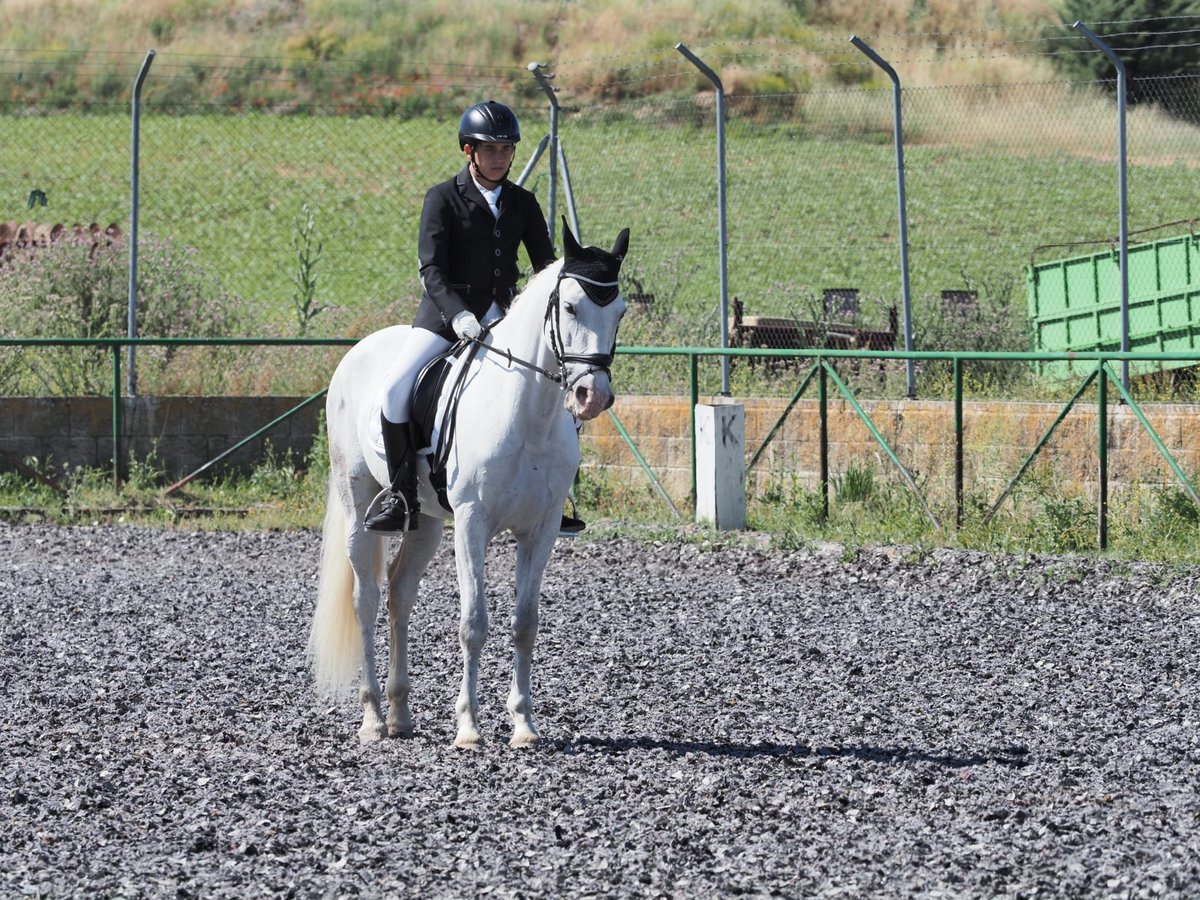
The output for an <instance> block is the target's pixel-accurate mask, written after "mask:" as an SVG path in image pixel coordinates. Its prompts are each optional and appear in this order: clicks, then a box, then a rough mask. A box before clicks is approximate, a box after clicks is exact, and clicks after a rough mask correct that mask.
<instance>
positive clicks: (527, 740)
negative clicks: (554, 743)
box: [508, 728, 542, 748]
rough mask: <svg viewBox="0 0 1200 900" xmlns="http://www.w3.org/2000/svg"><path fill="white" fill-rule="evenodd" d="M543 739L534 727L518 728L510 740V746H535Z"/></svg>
mask: <svg viewBox="0 0 1200 900" xmlns="http://www.w3.org/2000/svg"><path fill="white" fill-rule="evenodd" d="M541 739H542V736H541V735H540V734H538V733H537V731H535V730H534V729H532V728H516V729H514V730H513V736H512V739H511V740H509V742H508V746H510V747H513V748H520V747H535V746H537V744H538V743H539V742H540V741H541Z"/></svg>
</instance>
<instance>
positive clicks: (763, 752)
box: [548, 735, 1031, 769]
mask: <svg viewBox="0 0 1200 900" xmlns="http://www.w3.org/2000/svg"><path fill="white" fill-rule="evenodd" d="M548 743H550V745H551V746H553V747H555V748H556V749H557V750H560V751H562V752H565V753H572V752H579V751H580V750H583V749H586V750H588V751H592V752H595V751H599V752H601V753H606V754H609V755H612V756H620V755H623V754H626V753H631V752H634V751H638V750H663V751H666V752H667V753H669V754H671V755H672V756H677V757H682V756H684V755H685V754H688V753H691V754H700V755H704V756H712V757H720V758H726V759H761V758H767V759H779V760H806V759H853V760H858V761H860V762H869V763H878V764H881V765H904V764H908V763H928V764H930V765H935V766H940V767H942V768H945V769H968V768H974V767H977V766H985V765H989V764H990V765H998V766H1005V767H1007V768H1011V769H1020V768H1023V767H1025V766H1027V765H1029V764H1030V762H1031V760H1030V758H1029V748H1028V747H1025V746H1022V745H1019V744H1012V745H1009V746H1006V747H997V748H993V749H989V750H978V751H973V752H966V753H935V752H931V751H928V750H920V749H917V748H914V747H872V746H867V745H858V746H847V747H832V746H817V747H812V746H809V745H807V744H781V743H775V742H770V741H767V742H761V741H755V742H752V743H737V742H729V743H723V742H717V741H689V740H673V739H664V738H653V737H646V736H639V737H624V738H607V737H591V736H587V735H581V736H577V737H575V738H572V739H570V740H566V739H564V740H560V741H552V742H548Z"/></svg>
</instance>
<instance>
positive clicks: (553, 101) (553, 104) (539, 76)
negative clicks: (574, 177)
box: [525, 62, 578, 245]
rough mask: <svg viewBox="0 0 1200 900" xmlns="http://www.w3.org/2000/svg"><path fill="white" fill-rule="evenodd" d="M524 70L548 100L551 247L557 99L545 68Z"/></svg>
mask: <svg viewBox="0 0 1200 900" xmlns="http://www.w3.org/2000/svg"><path fill="white" fill-rule="evenodd" d="M525 68H527V69H528V70H529V71H530V73H531V74H532V75H533V77H534V78H535V79H536V80H537V83H538V85H539V86H540V87H541V89H542V90H543V91H544V92H545V94H546V96H547V97H549V98H550V191H549V195H548V197H547V199H546V219H547V222H546V224H547V225H548V226H549V227H550V243H551V244H552V245H553V244H554V227H555V224H556V216H555V214H554V207H555V201H556V200H557V184H558V97H557V96H556V95H555V92H554V88H553V87H551V85H550V79H551V78H553V77H554V76H553V75H547V74H546V73H545V72H543V71H542V70H543V69H544V68H545V66H543V65H542V64H541V63H539V62H531V63H530V64H529V65H527V66H526V67H525ZM576 237H578V235H576Z"/></svg>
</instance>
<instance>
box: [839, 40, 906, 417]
mask: <svg viewBox="0 0 1200 900" xmlns="http://www.w3.org/2000/svg"><path fill="white" fill-rule="evenodd" d="M850 43H852V44H853V45H854V46H855V47H857V48H858V49H859V50H861V51H862V52H863V53H864V54H865V55H866V57H867V58H868V59H870V60H871V62H873V63H875V65H877V66H879V68H881V69H883V71H884V72H886V73H887V76H888V78H890V79H892V130H893V132H894V133H895V135H896V193H897V195H898V201H897V202H898V204H899V207H900V297H901V301H902V302H903V305H904V349H905V351H906V352H908V353H912V351H913V323H912V295H911V294H910V292H909V288H908V201H907V198H906V197H905V195H904V128H903V125H902V123H901V120H900V76H899V75H897V74H896V70H895V69H893V68H892V67H891V66H890V65H888V63H887V61H886V60H885V59H884V58H883V57H882V56H880V55H879V54H878V53H876V52H875V51H874V50H872V49H871V48H870V47H868V46H867V44H866V43H865V42H864V41H863V40H862V39H861V38H859V37H858V36H857V35H854V36H853V37H851V38H850ZM905 371H906V372H907V375H908V399H910V400H915V399H916V397H917V381H916V365H915V361H914V360H913V359H912V357H911V356H910V357H909V358H908V360H907V361H906V365H905Z"/></svg>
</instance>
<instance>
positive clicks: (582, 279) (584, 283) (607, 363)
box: [470, 266, 619, 391]
mask: <svg viewBox="0 0 1200 900" xmlns="http://www.w3.org/2000/svg"><path fill="white" fill-rule="evenodd" d="M564 269H565V266H564ZM564 278H574V279H575V280H576V281H577V282H579V284H580V286H581V287H583V289H584V293H586V294H587V295H588V297H589V298H591V300H592V302H593V303H595V304H596V305H597V306H607V305H608V304H609V303H611V302H612V301H613V300H615V299H616V297H617V294H618V293H619V291H618V289H617V282H615V281H595V280H594V279H591V278H588V277H587V276H586V275H581V274H577V273H572V272H567V271H560V272H559V273H558V280H557V281H556V282H555V284H554V290H553V291H551V292H550V297H549V299H548V300H547V302H546V315H545V316H544V318H543V323H544V325H545V327H548V328H549V334H550V349H551V351H552V352H553V353H554V361H555V363H556V364H557V365H558V371H557V372H551V371H550V370H549V369H544V368H542V367H541V366H539V365H537V364H536V363H532V362H529V361H528V360H524V359H521V358H520V357H516V356H513V355H512V351H511V350H501V349H500V348H498V347H494V346H492V345H491V344H485V343H484V342H483V338H484V337H486V336H487V333H488V332H489V331H490V330H491V327H490V326H488V327H487V328H485V329H484V333H483V334H482V335H480V336H479V337H477V338H471V339H470V341H471V343H473V344H475V346H476V347H477V348H479V349H481V350H486V351H487V352H489V353H494V354H496V355H498V356H502V357H504V358H505V359H507V360H508V362H509V364H510V365H511V364H515V365H518V366H522V367H523V368H526V369H530V370H532V371H534V372H537V373H538V374H540V375H542V376H544V377H546V378H548V379H550V380H551V381H553V382H554V383H555V384H557V385H559V386H560V387H561V388H562V390H564V391H569V390H571V389H572V388H574V387H575V385H577V384H578V383H579V382H580V381H582V380H583V379H584V378H586V377H587V376H588V375H591V374H592V373H594V372H603V373H604V374H606V375H608V376H609V377H610V378H611V377H612V364H613V358H614V356H615V355H616V352H617V341H616V336H615V335H614V336H613V345H612V349H611V350H609V352H608V353H588V354H582V355H581V354H574V353H567V348H566V346H565V345H564V344H563V340H562V304H561V303H560V302H559V299H560V298H559V287H560V286H561V285H562V281H563V279H564ZM589 288H590V289H589ZM571 363H575V364H581V365H583V366H585V367H586V368H584V369H583V370H582V371H581V372H579V373H578V374H577V375H575V377H574V378H570V379H569V380H568V374H567V366H568V365H569V364H571Z"/></svg>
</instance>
